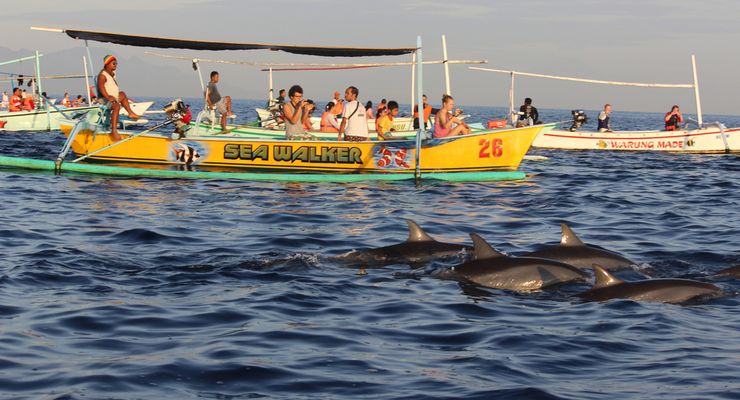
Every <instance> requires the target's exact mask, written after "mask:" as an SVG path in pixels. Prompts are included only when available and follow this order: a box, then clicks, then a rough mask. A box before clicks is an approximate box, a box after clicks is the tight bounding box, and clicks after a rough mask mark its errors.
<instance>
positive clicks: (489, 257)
mask: <svg viewBox="0 0 740 400" xmlns="http://www.w3.org/2000/svg"><path fill="white" fill-rule="evenodd" d="M470 237H471V238H472V239H473V245H474V259H473V260H472V261H468V262H465V263H463V264H460V265H457V266H454V267H452V268H450V269H449V270H446V271H444V272H442V273H441V274H440V275H441V277H443V278H452V279H455V278H457V279H463V280H466V281H469V282H473V283H476V284H478V285H481V286H485V287H490V288H494V289H508V290H514V291H528V290H538V289H542V288H546V287H548V286H553V285H558V284H562V283H567V282H575V281H585V280H586V278H587V277H588V274H587V273H586V272H584V271H582V270H580V269H578V268H576V267H573V266H572V265H568V264H565V263H562V262H559V261H554V260H547V259H544V258H535V257H510V256H507V255H505V254H502V253H500V252H498V251H496V250H494V249H493V247H491V245H490V244H488V243H487V242H486V241H485V240H484V239H483V238H482V237H480V236H478V235H477V234H475V233H471V234H470Z"/></svg>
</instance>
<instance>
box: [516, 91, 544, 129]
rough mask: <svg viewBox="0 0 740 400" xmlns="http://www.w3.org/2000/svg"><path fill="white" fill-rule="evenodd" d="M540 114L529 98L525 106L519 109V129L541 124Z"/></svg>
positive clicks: (525, 101)
mask: <svg viewBox="0 0 740 400" xmlns="http://www.w3.org/2000/svg"><path fill="white" fill-rule="evenodd" d="M540 123H541V122H540V113H539V112H538V111H537V107H535V106H533V105H532V99H531V98H529V97H527V98H526V99H524V104H523V105H522V106H521V107H519V120H518V121H517V123H516V127H517V128H521V127H523V126H531V125H536V124H540Z"/></svg>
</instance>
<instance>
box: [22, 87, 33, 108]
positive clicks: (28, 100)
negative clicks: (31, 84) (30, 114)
mask: <svg viewBox="0 0 740 400" xmlns="http://www.w3.org/2000/svg"><path fill="white" fill-rule="evenodd" d="M21 97H23V107H22V108H23V110H25V111H31V110H34V109H35V108H36V103H35V102H34V101H33V96H31V94H30V93H28V92H26V91H25V90H24V91H23V95H22V96H21Z"/></svg>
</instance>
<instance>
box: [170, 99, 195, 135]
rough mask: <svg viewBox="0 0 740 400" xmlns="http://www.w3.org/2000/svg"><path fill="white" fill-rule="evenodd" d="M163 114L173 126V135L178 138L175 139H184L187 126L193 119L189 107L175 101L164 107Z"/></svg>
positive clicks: (179, 101)
mask: <svg viewBox="0 0 740 400" xmlns="http://www.w3.org/2000/svg"><path fill="white" fill-rule="evenodd" d="M164 113H165V114H167V119H168V120H169V121H172V123H174V124H175V134H177V135H178V136H179V137H178V138H177V139H182V138H184V137H185V132H186V131H187V130H188V124H189V123H190V120H191V119H192V118H193V115H192V113H191V112H190V107H188V106H187V105H185V103H183V102H182V100H181V99H176V100H172V102H170V104H167V105H166V106H164ZM173 138H174V135H173Z"/></svg>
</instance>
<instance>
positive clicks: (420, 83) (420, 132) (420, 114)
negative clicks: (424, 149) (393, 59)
mask: <svg viewBox="0 0 740 400" xmlns="http://www.w3.org/2000/svg"><path fill="white" fill-rule="evenodd" d="M416 53H418V56H417V57H416V67H417V68H418V69H419V80H418V82H417V84H416V99H417V100H416V101H417V102H418V104H417V107H418V108H417V110H419V112H418V117H417V118H418V121H419V130H418V131H417V132H416V171H415V172H414V177H415V178H416V180H417V181H418V180H420V179H421V140H422V137H423V136H424V134H425V127H424V123H425V121H424V105H423V104H422V103H423V102H422V96H423V94H424V90H423V89H424V88H423V87H422V86H423V83H424V80H423V79H422V78H423V75H422V72H423V70H422V68H423V64H422V62H423V61H424V60H423V59H422V54H421V36H417V37H416Z"/></svg>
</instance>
